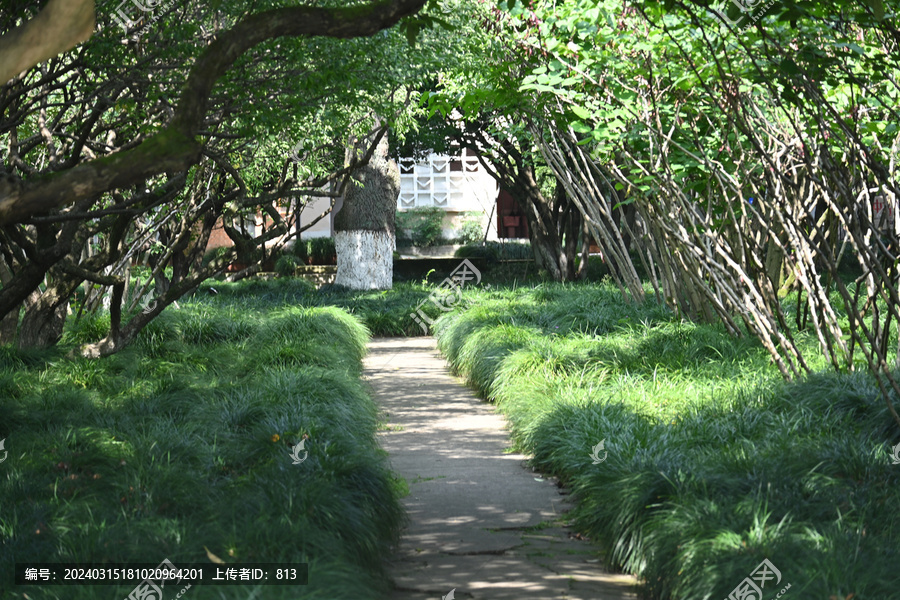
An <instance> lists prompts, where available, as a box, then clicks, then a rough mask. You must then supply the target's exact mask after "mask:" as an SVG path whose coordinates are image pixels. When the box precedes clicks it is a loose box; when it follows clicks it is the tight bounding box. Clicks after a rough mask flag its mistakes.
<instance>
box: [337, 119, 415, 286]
mask: <svg viewBox="0 0 900 600" xmlns="http://www.w3.org/2000/svg"><path fill="white" fill-rule="evenodd" d="M377 144H378V145H377V147H376V150H375V153H374V154H373V155H372V159H371V160H370V161H369V163H368V164H367V165H366V166H364V167H362V168H361V169H359V170H358V171H357V173H356V174H355V175H354V177H353V179H354V181H353V182H351V183H350V185H349V186H348V188H347V191H346V192H344V202H343V204H342V205H341V207H340V209H337V211H338V212H337V213H336V214H335V218H334V229H335V235H334V245H335V249H336V250H337V274H336V275H335V278H334V283H335V284H336V285H343V286H346V287H349V288H351V289H355V290H371V289H390V288H391V287H392V285H393V275H394V261H393V251H394V217H395V214H396V212H397V196H398V195H399V194H400V169H399V168H398V167H397V164H396V163H395V162H394V161H393V160H391V159H390V158H389V157H388V136H387V132H385V133H384V134H383V136H382V138H381V139H380V140H378V141H377ZM353 151H354V152H356V149H355V148H354V150H353Z"/></svg>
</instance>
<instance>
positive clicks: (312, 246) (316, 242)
mask: <svg viewBox="0 0 900 600" xmlns="http://www.w3.org/2000/svg"><path fill="white" fill-rule="evenodd" d="M336 252H337V251H336V250H335V247H334V239H332V238H330V237H318V238H312V239H310V240H309V255H310V257H312V259H313V263H314V264H317V265H325V264H329V263H330V262H331V261H332V259H334V256H335V253H336Z"/></svg>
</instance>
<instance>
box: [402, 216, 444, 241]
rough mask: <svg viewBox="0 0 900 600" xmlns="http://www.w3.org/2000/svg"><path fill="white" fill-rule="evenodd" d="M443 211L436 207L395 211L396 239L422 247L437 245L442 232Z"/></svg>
mask: <svg viewBox="0 0 900 600" xmlns="http://www.w3.org/2000/svg"><path fill="white" fill-rule="evenodd" d="M444 214H445V211H444V209H442V208H437V207H433V206H431V207H421V208H413V209H410V210H407V211H400V212H398V213H397V232H398V235H397V240H398V245H401V244H400V242H401V240H402V241H404V242H406V241H408V242H409V243H411V244H412V245H413V246H417V247H420V248H424V247H427V246H434V245H437V244H438V243H439V242H440V241H441V236H442V233H443V223H444Z"/></svg>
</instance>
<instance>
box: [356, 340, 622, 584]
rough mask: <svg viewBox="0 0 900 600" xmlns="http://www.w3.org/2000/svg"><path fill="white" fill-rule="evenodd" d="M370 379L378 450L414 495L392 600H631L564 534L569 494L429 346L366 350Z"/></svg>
mask: <svg viewBox="0 0 900 600" xmlns="http://www.w3.org/2000/svg"><path fill="white" fill-rule="evenodd" d="M365 368H366V371H365V377H366V379H367V381H368V382H369V384H370V385H371V387H372V390H373V393H374V397H375V399H376V402H377V403H378V405H379V407H380V409H381V410H382V416H383V418H384V419H385V420H386V421H387V427H386V430H385V431H383V432H382V433H381V434H380V435H379V439H380V443H381V445H382V447H383V448H384V449H385V450H386V451H387V452H388V454H389V456H390V461H391V465H392V467H393V469H394V471H395V472H397V473H398V474H399V475H401V476H402V477H404V478H405V479H406V480H407V482H408V484H409V489H410V493H409V496H407V497H406V498H405V499H404V501H403V502H404V506H405V508H406V511H407V514H408V516H409V519H410V521H409V526H408V527H407V529H406V530H405V531H404V534H403V538H402V540H401V542H400V544H399V547H398V548H397V550H396V552H395V554H394V556H393V557H391V560H390V563H389V568H390V572H391V575H392V577H393V579H394V584H395V589H394V590H393V592H392V593H391V595H390V596H389V597H390V599H391V600H432V599H433V600H440V599H441V598H442V597H443V596H445V595H446V594H448V593H449V592H450V590H451V589H455V597H456V598H460V599H471V600H506V599H507V598H509V599H513V598H515V599H516V600H528V599H537V598H541V599H543V600H550V599H560V600H588V599H590V600H626V599H627V600H635V599H636V598H637V595H636V593H635V591H634V590H635V585H636V581H635V579H634V578H633V577H630V576H627V575H621V574H611V573H609V572H607V570H606V569H605V568H604V567H603V565H602V563H600V562H599V560H598V559H599V554H598V550H597V548H595V547H593V546H592V545H591V544H590V543H589V542H587V541H585V540H580V539H574V538H573V537H571V536H570V532H569V531H568V530H567V529H565V528H564V527H562V526H561V523H562V521H564V518H563V517H564V514H565V512H566V511H567V510H569V508H570V507H571V505H570V503H569V502H568V498H567V495H566V493H565V490H561V489H560V488H559V487H558V486H557V485H556V483H555V481H554V480H553V479H552V478H547V477H544V476H542V475H541V474H540V473H535V472H534V471H533V470H532V469H531V468H530V467H528V461H527V458H526V457H525V456H522V455H520V454H517V453H514V452H511V451H510V442H509V437H508V434H507V431H506V422H505V420H504V418H503V416H502V415H500V414H499V413H498V412H497V411H496V410H495V409H494V407H493V406H492V405H490V404H488V403H486V402H483V401H481V400H479V399H478V398H476V397H475V396H474V395H473V393H472V392H471V391H470V390H468V389H467V388H466V387H464V386H463V385H462V384H461V383H460V382H459V380H458V379H457V378H455V377H453V376H452V375H450V373H449V372H448V370H447V367H446V362H445V361H444V359H443V358H442V357H441V356H440V354H439V353H438V352H437V349H436V347H435V342H434V340H433V339H432V338H385V339H375V340H372V342H371V343H370V344H369V354H368V356H367V357H366V360H365Z"/></svg>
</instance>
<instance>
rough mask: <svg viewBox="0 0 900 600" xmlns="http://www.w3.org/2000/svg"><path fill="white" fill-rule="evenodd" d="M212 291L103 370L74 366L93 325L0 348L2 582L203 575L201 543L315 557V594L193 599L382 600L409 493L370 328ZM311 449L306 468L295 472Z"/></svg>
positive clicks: (299, 290) (300, 288)
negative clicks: (61, 340)
mask: <svg viewBox="0 0 900 600" xmlns="http://www.w3.org/2000/svg"><path fill="white" fill-rule="evenodd" d="M214 287H216V290H217V291H218V292H219V295H217V296H214V295H210V294H208V293H207V292H205V291H201V293H200V294H199V295H198V296H197V297H196V298H195V299H194V300H192V301H188V302H183V303H181V305H180V308H179V309H176V308H175V307H170V308H168V309H167V310H166V311H165V312H164V313H163V315H162V316H161V317H160V318H158V319H157V320H155V321H154V322H152V323H151V324H150V326H149V327H148V328H147V330H146V331H145V332H144V333H142V335H141V336H140V337H139V339H138V340H137V341H136V343H135V344H134V345H133V346H132V347H130V348H128V349H126V350H125V351H123V352H122V353H120V354H117V355H115V356H112V357H108V358H106V359H102V360H95V361H89V360H84V359H74V360H72V359H69V358H67V357H66V355H65V354H66V352H67V349H68V348H69V347H71V345H74V344H77V343H83V342H84V341H88V340H91V339H96V337H97V336H100V335H102V334H103V328H102V327H99V326H94V325H93V324H92V323H91V322H87V321H85V322H82V323H80V324H71V325H70V328H69V329H68V330H67V333H66V336H67V337H66V340H65V344H64V345H63V347H61V348H60V349H59V350H56V351H46V352H40V353H19V352H15V351H12V350H9V349H8V348H0V415H2V417H0V438H6V448H7V449H8V450H9V451H10V454H9V458H8V460H6V461H5V462H4V463H2V464H0V507H2V509H0V571H2V572H3V573H4V575H3V577H4V578H5V577H7V574H9V573H11V570H12V564H13V563H14V562H27V561H44V562H56V561H71V562H88V561H95V562H116V563H129V562H130V563H134V562H143V563H154V564H158V563H159V562H161V561H162V560H163V559H164V558H168V559H170V560H171V561H172V562H173V563H175V564H176V565H178V564H179V563H186V562H207V561H208V559H207V558H206V553H205V550H204V546H205V547H207V548H209V549H210V550H211V551H213V552H214V553H215V554H217V555H219V556H221V557H223V558H224V559H225V560H227V561H229V562H239V561H242V562H272V563H299V562H309V563H310V585H309V586H306V587H303V588H291V587H284V586H279V587H267V588H265V590H256V591H254V590H253V589H251V588H246V587H214V586H197V587H194V588H192V589H191V590H190V592H189V594H190V597H191V598H198V599H202V598H216V599H219V598H248V597H253V594H254V593H256V594H257V595H256V596H255V597H264V598H267V599H268V598H272V599H276V600H277V599H285V600H286V599H292V600H293V599H296V598H309V599H312V598H322V599H326V598H328V599H341V598H346V599H348V600H350V599H353V600H356V599H364V598H380V597H382V596H383V594H384V593H385V590H386V585H387V580H386V578H385V575H384V571H383V565H382V557H383V555H384V554H385V553H386V552H387V551H388V549H389V547H390V544H391V543H392V542H393V541H395V540H396V536H397V535H398V531H399V526H400V523H401V519H402V512H401V509H400V506H399V503H398V498H399V495H400V494H401V493H402V490H400V489H399V488H398V487H397V485H396V483H395V482H394V480H393V479H392V477H391V474H390V472H389V471H388V470H387V468H386V465H385V463H384V457H383V453H382V452H381V451H380V450H379V448H378V447H377V445H376V442H375V432H376V427H377V422H376V411H375V407H374V404H373V403H372V401H371V399H370V398H369V397H368V395H367V392H366V391H365V389H364V387H363V386H362V383H361V381H360V379H359V374H360V372H361V362H360V361H361V358H362V356H363V354H364V352H365V344H366V341H367V339H368V335H369V334H368V331H367V329H366V328H365V327H364V326H363V325H362V324H360V322H359V321H358V320H357V319H355V318H354V317H352V316H350V315H348V314H347V313H346V312H344V311H342V310H340V309H337V308H333V307H315V306H312V307H311V306H303V305H301V303H300V302H298V300H299V299H303V298H307V297H308V296H309V294H310V293H312V292H311V290H310V288H309V287H308V286H305V285H303V284H302V283H301V284H298V283H296V282H277V285H271V284H267V285H259V284H258V282H251V283H248V284H245V285H225V286H223V285H219V284H214ZM307 304H308V303H307ZM303 436H307V438H308V439H307V442H306V446H305V447H306V449H307V450H308V451H309V455H308V458H307V460H305V461H304V462H303V463H302V464H301V465H293V464H292V461H291V458H290V449H291V447H292V446H293V445H295V444H296V443H298V442H299V441H300V440H301V439H303ZM132 587H134V586H130V587H129V586H119V587H116V586H104V587H97V586H84V587H64V588H59V587H46V588H35V587H28V588H21V589H9V588H8V582H7V581H5V580H4V581H3V582H2V583H0V588H2V589H3V590H4V592H3V594H0V595H2V596H3V597H4V598H7V597H9V598H24V597H25V596H24V594H26V593H27V594H28V597H29V598H32V599H35V600H37V599H45V598H46V599H50V598H60V599H66V600H69V599H73V600H82V599H83V600H93V599H95V598H100V597H110V598H114V597H125V596H126V595H128V593H129V592H130V591H131V588H132ZM7 590H8V591H7ZM7 594H8V595H7ZM259 594H262V595H259Z"/></svg>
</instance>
